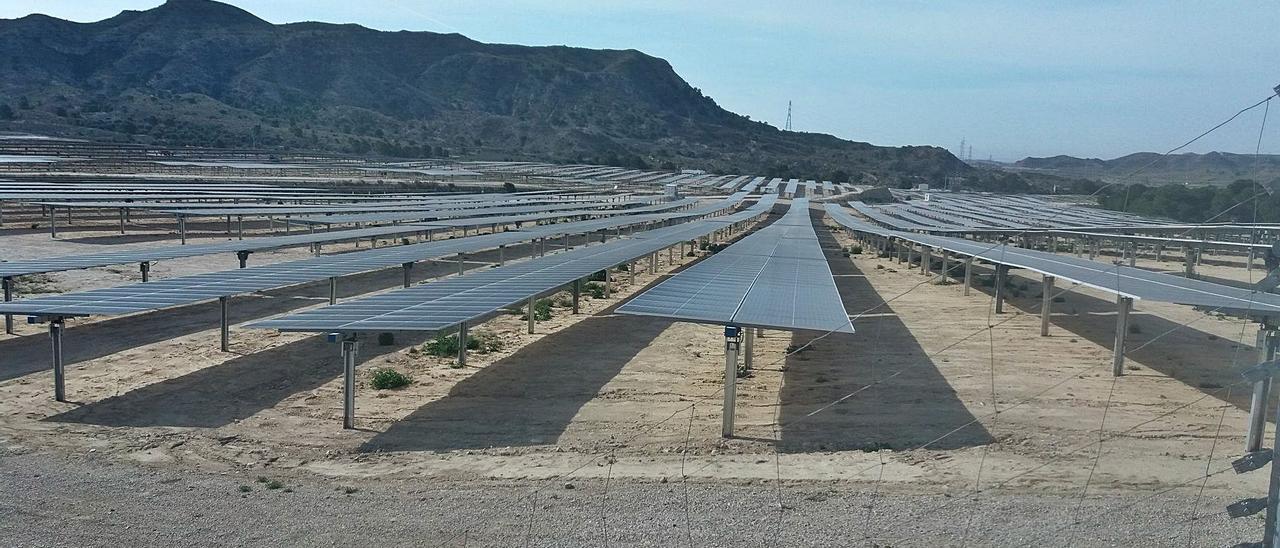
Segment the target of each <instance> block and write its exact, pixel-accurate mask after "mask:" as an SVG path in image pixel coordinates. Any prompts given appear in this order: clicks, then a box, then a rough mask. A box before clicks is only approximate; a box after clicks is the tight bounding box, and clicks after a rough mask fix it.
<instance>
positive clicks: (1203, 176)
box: [1006, 152, 1280, 185]
mask: <svg viewBox="0 0 1280 548" xmlns="http://www.w3.org/2000/svg"><path fill="white" fill-rule="evenodd" d="M1006 169H1010V170H1013V171H1020V172H1024V173H1028V172H1039V173H1047V174H1053V175H1060V176H1065V177H1083V178H1090V179H1099V180H1103V181H1107V182H1116V181H1118V182H1125V183H1142V184H1148V185H1161V184H1170V183H1174V184H1192V185H1202V184H1209V185H1227V184H1230V183H1232V182H1234V181H1237V180H1240V179H1249V180H1255V181H1261V182H1267V181H1272V180H1275V179H1276V178H1280V156H1276V155H1267V154H1264V155H1261V156H1254V155H1252V154H1232V153H1228V152H1210V153H1208V154H1193V153H1187V154H1171V155H1169V156H1165V157H1161V155H1160V154H1157V153H1154V152H1139V153H1135V154H1129V155H1126V156H1121V157H1119V158H1115V159H1113V160H1100V159H1097V158H1087V159H1086V158H1075V157H1072V156H1053V157H1049V158H1024V159H1022V160H1019V161H1017V162H1015V163H1014V164H1012V165H1011V166H1006ZM1133 173H1137V175H1135V176H1132V177H1130V174H1133Z"/></svg>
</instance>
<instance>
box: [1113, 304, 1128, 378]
mask: <svg viewBox="0 0 1280 548" xmlns="http://www.w3.org/2000/svg"><path fill="white" fill-rule="evenodd" d="M1130 308H1133V298H1131V297H1125V296H1120V297H1117V298H1116V343H1115V348H1113V349H1112V357H1111V374H1112V375H1114V376H1117V377H1119V376H1121V375H1123V374H1124V340H1125V336H1126V335H1128V333H1129V309H1130Z"/></svg>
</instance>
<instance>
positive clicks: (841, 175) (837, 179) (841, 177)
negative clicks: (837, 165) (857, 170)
mask: <svg viewBox="0 0 1280 548" xmlns="http://www.w3.org/2000/svg"><path fill="white" fill-rule="evenodd" d="M831 182H833V183H847V182H849V172H847V171H845V170H843V169H837V170H835V171H833V172H831Z"/></svg>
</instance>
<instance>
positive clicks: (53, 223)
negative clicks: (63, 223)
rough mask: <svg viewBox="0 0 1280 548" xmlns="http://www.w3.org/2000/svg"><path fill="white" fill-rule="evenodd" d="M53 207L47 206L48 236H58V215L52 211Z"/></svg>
mask: <svg viewBox="0 0 1280 548" xmlns="http://www.w3.org/2000/svg"><path fill="white" fill-rule="evenodd" d="M53 209H54V208H52V207H50V208H49V236H50V237H53V238H57V237H58V215H57V214H56V213H54V211H53Z"/></svg>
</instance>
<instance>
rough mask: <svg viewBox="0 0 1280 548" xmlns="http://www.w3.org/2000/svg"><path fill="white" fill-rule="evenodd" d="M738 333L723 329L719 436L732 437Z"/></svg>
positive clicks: (736, 385) (736, 330)
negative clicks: (722, 378)
mask: <svg viewBox="0 0 1280 548" xmlns="http://www.w3.org/2000/svg"><path fill="white" fill-rule="evenodd" d="M738 331H739V329H738V328H737V327H733V326H725V328H724V335H725V336H724V406H723V408H722V409H721V418H720V435H721V436H723V437H726V438H732V437H733V414H734V406H735V404H736V399H737V390H738Z"/></svg>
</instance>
